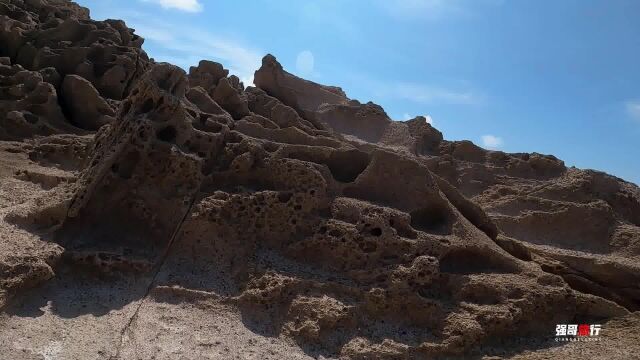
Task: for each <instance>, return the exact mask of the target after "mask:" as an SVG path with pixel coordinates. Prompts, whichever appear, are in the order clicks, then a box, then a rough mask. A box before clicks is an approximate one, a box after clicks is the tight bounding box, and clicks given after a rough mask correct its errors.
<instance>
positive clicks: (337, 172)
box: [326, 150, 370, 183]
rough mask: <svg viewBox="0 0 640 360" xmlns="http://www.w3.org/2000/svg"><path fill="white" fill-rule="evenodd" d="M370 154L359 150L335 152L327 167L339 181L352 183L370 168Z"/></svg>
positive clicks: (328, 160) (330, 157)
mask: <svg viewBox="0 0 640 360" xmlns="http://www.w3.org/2000/svg"><path fill="white" fill-rule="evenodd" d="M369 162H370V159H369V154H367V153H365V152H362V151H359V150H349V151H336V152H333V153H332V154H331V155H330V156H329V159H327V162H326V165H327V166H328V167H329V171H331V175H333V178H334V179H336V180H337V181H340V182H343V183H351V182H354V181H355V180H356V178H358V176H359V175H360V174H361V173H362V172H363V171H364V170H365V169H366V168H367V166H369Z"/></svg>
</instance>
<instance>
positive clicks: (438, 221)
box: [409, 202, 453, 235]
mask: <svg viewBox="0 0 640 360" xmlns="http://www.w3.org/2000/svg"><path fill="white" fill-rule="evenodd" d="M409 215H410V216H411V227H413V228H414V229H416V230H419V231H424V232H427V233H431V234H437V235H449V234H451V229H452V226H453V219H452V216H451V210H450V209H449V207H448V206H447V205H446V204H444V203H442V202H434V203H432V204H430V205H429V206H426V207H423V208H420V209H417V210H414V211H412V212H411V213H410V214H409Z"/></svg>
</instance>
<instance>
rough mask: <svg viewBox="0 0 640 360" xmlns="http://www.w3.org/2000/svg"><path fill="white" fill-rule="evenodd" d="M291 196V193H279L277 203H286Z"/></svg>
mask: <svg viewBox="0 0 640 360" xmlns="http://www.w3.org/2000/svg"><path fill="white" fill-rule="evenodd" d="M292 196H293V193H292V192H290V191H281V192H279V193H278V201H280V202H281V203H286V202H288V201H289V200H290V199H291V197H292Z"/></svg>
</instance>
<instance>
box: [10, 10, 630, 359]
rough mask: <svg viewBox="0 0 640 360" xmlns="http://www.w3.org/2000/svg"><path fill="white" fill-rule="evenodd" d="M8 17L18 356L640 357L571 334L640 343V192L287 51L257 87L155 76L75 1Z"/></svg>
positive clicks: (216, 74)
mask: <svg viewBox="0 0 640 360" xmlns="http://www.w3.org/2000/svg"><path fill="white" fill-rule="evenodd" d="M0 19H2V25H1V26H0V44H1V45H2V47H1V50H0V51H1V52H0V55H2V56H6V57H4V58H1V60H0V85H1V87H0V119H1V120H2V122H1V123H0V140H2V141H0V165H2V166H0V234H2V241H1V242H0V307H2V314H0V350H1V351H2V352H1V353H2V354H3V356H7V358H11V359H32V358H34V357H37V356H40V355H42V354H46V355H42V356H49V355H48V354H51V353H52V352H55V354H56V355H57V356H58V355H59V356H60V357H62V358H78V359H82V358H97V359H133V358H136V359H137V358H140V359H148V358H156V359H174V358H261V359H262V358H265V359H284V358H286V359H289V358H291V359H305V358H345V359H431V358H444V359H449V358H460V359H462V358H470V357H476V358H477V357H486V358H495V357H517V358H532V359H536V358H551V357H554V356H575V355H576V354H599V355H602V354H606V356H607V357H608V358H612V359H626V358H632V357H633V356H635V354H636V353H637V351H638V350H640V348H638V342H637V338H634V337H633V336H630V337H626V338H625V337H620V336H617V335H616V334H615V333H614V332H607V331H606V330H603V339H602V341H601V342H598V343H589V344H586V345H585V347H583V348H576V347H575V346H574V344H558V343H557V342H554V341H553V334H554V330H555V326H556V324H567V323H574V322H580V323H589V322H597V323H602V324H603V329H609V328H610V329H614V330H615V329H617V330H620V331H623V330H624V331H628V332H629V333H630V334H636V333H637V330H638V329H640V317H639V315H638V312H637V310H639V307H640V275H639V274H640V271H639V270H640V267H639V265H638V260H639V259H640V190H639V189H638V187H637V186H636V185H633V184H631V183H628V182H625V181H623V180H621V179H618V178H615V177H612V176H610V175H607V174H604V173H599V172H596V171H591V170H580V169H575V168H567V167H565V165H564V163H563V162H562V161H561V160H559V159H557V158H555V157H553V156H550V155H541V154H536V153H534V154H507V153H502V152H497V151H488V150H485V149H482V148H480V147H478V146H476V145H474V144H473V143H471V142H469V141H456V142H451V141H447V140H444V138H443V134H442V133H441V132H439V131H438V130H437V129H435V128H434V127H433V126H432V125H431V124H429V123H428V122H427V119H426V118H425V117H416V118H414V119H412V120H409V121H405V122H399V121H393V120H391V119H390V118H389V116H388V115H387V114H386V112H385V111H384V109H383V108H382V107H380V106H379V105H376V104H373V103H370V102H369V103H361V102H359V101H357V100H353V99H349V98H348V97H347V95H346V94H345V93H344V91H342V90H341V89H340V88H338V87H334V86H326V85H320V84H316V83H313V82H310V81H307V80H304V79H300V78H298V77H296V76H294V75H292V74H290V73H288V72H286V71H285V70H284V69H283V67H282V66H281V65H280V64H279V63H278V62H277V60H276V58H275V57H274V56H272V55H267V56H265V58H264V59H263V63H262V67H261V68H260V69H258V70H257V71H256V74H255V81H254V82H255V85H256V86H255V87H247V88H245V87H244V85H243V84H242V83H241V82H240V81H239V79H238V77H236V76H234V75H230V74H229V71H228V70H226V69H224V67H223V65H221V64H218V63H215V62H211V61H204V60H203V61H201V62H200V63H199V64H198V65H197V66H194V67H192V68H191V69H190V70H189V73H188V74H187V73H186V72H185V71H184V70H182V69H180V68H178V67H176V66H173V65H171V64H166V63H157V64H156V63H153V62H151V61H149V60H148V58H147V57H146V54H145V53H144V52H143V51H142V50H141V45H142V39H141V38H139V37H138V36H137V35H135V34H133V31H132V30H130V29H128V28H127V27H126V26H125V25H124V23H123V22H121V21H116V20H107V21H102V22H100V21H93V20H90V18H89V12H88V10H87V9H84V8H82V7H80V6H77V5H75V4H74V3H72V2H68V1H54V0H48V1H45V0H29V1H19V0H7V1H4V2H0ZM60 104H62V107H61V105H60ZM63 328H64V329H67V330H65V333H64V334H62V335H60V334H59V333H58V332H57V330H56V329H63Z"/></svg>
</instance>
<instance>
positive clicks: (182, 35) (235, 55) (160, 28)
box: [124, 13, 263, 86]
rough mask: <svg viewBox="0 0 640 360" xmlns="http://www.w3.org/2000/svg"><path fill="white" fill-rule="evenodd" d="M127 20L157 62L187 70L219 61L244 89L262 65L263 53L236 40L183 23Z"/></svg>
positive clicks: (141, 17)
mask: <svg viewBox="0 0 640 360" xmlns="http://www.w3.org/2000/svg"><path fill="white" fill-rule="evenodd" d="M124 18H125V20H126V22H127V24H128V25H129V26H130V27H133V28H134V29H136V33H137V34H138V35H140V36H142V37H143V38H145V39H146V40H148V42H145V49H148V48H149V47H152V48H153V52H151V53H150V54H149V55H150V56H152V57H153V58H154V59H156V61H166V62H169V63H172V64H174V65H177V66H180V67H182V68H183V69H185V70H188V69H189V67H190V66H195V65H198V62H199V61H200V60H203V59H209V60H213V61H217V62H220V63H221V64H222V65H223V66H224V67H225V68H227V69H229V72H230V73H231V74H234V75H236V76H238V77H239V78H240V80H241V81H242V82H243V83H244V85H245V86H248V85H252V84H253V73H254V72H255V71H256V70H257V69H258V68H259V67H260V65H261V63H262V55H263V52H262V51H259V50H257V49H254V48H252V47H250V46H247V45H245V44H243V43H242V42H241V41H238V40H236V39H232V38H229V37H223V36H220V35H217V34H214V33H210V32H207V31H204V30H202V29H198V28H193V27H189V26H183V25H182V24H176V23H170V22H164V21H163V22H161V21H158V20H152V19H148V18H147V17H145V16H144V15H141V14H135V13H130V14H127V15H126V16H124ZM176 29H180V30H179V31H178V30H176Z"/></svg>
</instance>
